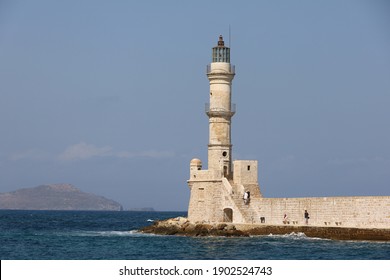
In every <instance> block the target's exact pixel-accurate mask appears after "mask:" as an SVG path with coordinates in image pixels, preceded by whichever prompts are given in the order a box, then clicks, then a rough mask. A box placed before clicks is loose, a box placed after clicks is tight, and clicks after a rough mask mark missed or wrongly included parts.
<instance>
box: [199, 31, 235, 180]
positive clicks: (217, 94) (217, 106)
mask: <svg viewBox="0 0 390 280" xmlns="http://www.w3.org/2000/svg"><path fill="white" fill-rule="evenodd" d="M234 75H235V71H234V66H233V65H231V64H230V48H229V47H226V46H225V44H224V41H223V37H222V36H219V40H218V44H217V45H216V46H215V47H213V49H212V62H211V63H210V64H209V65H208V66H207V77H208V79H209V81H210V103H206V114H207V116H208V117H209V144H208V168H209V169H211V170H219V171H221V173H222V175H223V176H224V177H227V178H229V177H231V175H232V144H231V119H232V117H233V115H234V113H235V104H233V103H232V102H231V100H232V80H233V78H234Z"/></svg>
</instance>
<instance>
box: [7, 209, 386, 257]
mask: <svg viewBox="0 0 390 280" xmlns="http://www.w3.org/2000/svg"><path fill="white" fill-rule="evenodd" d="M186 215H187V213H186V212H137V211H135V212H134V211H121V212H105V211H25V210H0V259H1V260H389V259H390V242H373V241H335V240H328V239H321V238H309V237H307V236H305V235H304V234H303V233H300V232H295V233H291V234H287V235H268V236H253V237H233V238H232V237H183V236H161V235H154V234H144V233H140V232H139V229H140V228H142V227H144V226H147V225H150V224H151V223H153V221H156V220H163V219H167V218H172V217H178V216H186Z"/></svg>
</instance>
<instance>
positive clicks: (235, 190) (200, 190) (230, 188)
mask: <svg viewBox="0 0 390 280" xmlns="http://www.w3.org/2000/svg"><path fill="white" fill-rule="evenodd" d="M234 75H235V68H234V66H233V65H231V64H230V48H229V47H227V46H225V43H224V41H223V37H222V36H219V38H218V42H217V45H216V46H215V47H213V48H212V54H211V63H210V64H209V65H207V78H208V80H209V82H210V92H209V102H208V103H206V114H207V116H208V118H209V141H208V155H207V156H208V165H207V169H204V166H203V164H202V161H201V160H200V159H198V158H193V159H192V160H191V162H190V179H189V180H188V181H187V183H188V186H189V188H190V190H191V196H190V202H189V206H188V219H189V220H190V221H194V222H202V221H208V222H244V221H247V220H248V219H249V218H248V217H247V215H246V214H245V213H246V212H245V211H246V210H245V209H244V207H247V206H248V205H242V204H243V202H242V198H241V197H242V195H243V194H244V193H245V192H250V193H251V197H253V198H256V197H261V193H260V190H259V186H258V182H257V161H254V160H234V161H233V158H232V142H231V120H232V117H233V116H234V113H235V111H236V110H235V107H236V106H235V104H233V103H232V81H233V78H234Z"/></svg>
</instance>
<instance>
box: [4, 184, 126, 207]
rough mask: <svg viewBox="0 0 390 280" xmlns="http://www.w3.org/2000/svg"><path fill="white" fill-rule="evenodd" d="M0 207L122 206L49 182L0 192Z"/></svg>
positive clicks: (70, 187) (68, 185)
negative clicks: (48, 183)
mask: <svg viewBox="0 0 390 280" xmlns="http://www.w3.org/2000/svg"><path fill="white" fill-rule="evenodd" d="M0 209H15V210H16V209H18V210H109V211H120V210H122V209H123V207H122V205H121V204H119V203H118V202H116V201H114V200H111V199H107V198H105V197H103V196H98V195H95V194H91V193H85V192H82V191H80V190H79V189H78V188H76V187H74V186H72V185H70V184H50V185H41V186H37V187H33V188H24V189H19V190H16V191H13V192H8V193H0Z"/></svg>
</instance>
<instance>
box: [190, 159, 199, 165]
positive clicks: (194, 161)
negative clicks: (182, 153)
mask: <svg viewBox="0 0 390 280" xmlns="http://www.w3.org/2000/svg"><path fill="white" fill-rule="evenodd" d="M190 164H191V165H202V161H201V160H200V159H198V158H193V159H191V161H190Z"/></svg>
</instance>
